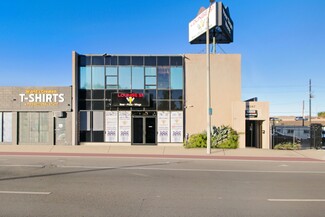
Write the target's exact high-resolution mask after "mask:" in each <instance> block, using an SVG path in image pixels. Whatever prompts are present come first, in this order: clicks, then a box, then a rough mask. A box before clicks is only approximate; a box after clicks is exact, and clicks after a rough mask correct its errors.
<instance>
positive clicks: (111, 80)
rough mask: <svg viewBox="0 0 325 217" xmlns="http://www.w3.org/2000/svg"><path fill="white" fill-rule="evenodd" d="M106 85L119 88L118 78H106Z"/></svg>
mask: <svg viewBox="0 0 325 217" xmlns="http://www.w3.org/2000/svg"><path fill="white" fill-rule="evenodd" d="M106 84H107V85H109V86H112V85H113V86H117V77H109V76H107V77H106Z"/></svg>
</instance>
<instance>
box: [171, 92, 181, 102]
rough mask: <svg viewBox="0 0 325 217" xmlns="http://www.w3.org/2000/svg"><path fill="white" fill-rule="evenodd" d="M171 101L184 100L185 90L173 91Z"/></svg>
mask: <svg viewBox="0 0 325 217" xmlns="http://www.w3.org/2000/svg"><path fill="white" fill-rule="evenodd" d="M171 99H178V100H182V99H183V90H171Z"/></svg>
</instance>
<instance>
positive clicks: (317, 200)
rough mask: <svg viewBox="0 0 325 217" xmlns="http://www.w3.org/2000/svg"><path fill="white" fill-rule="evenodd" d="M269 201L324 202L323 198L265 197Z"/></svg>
mask: <svg viewBox="0 0 325 217" xmlns="http://www.w3.org/2000/svg"><path fill="white" fill-rule="evenodd" d="M267 200H268V201H270V202H325V199H267Z"/></svg>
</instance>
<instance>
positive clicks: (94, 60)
mask: <svg viewBox="0 0 325 217" xmlns="http://www.w3.org/2000/svg"><path fill="white" fill-rule="evenodd" d="M92 64H93V65H104V57H103V56H93V57H92Z"/></svg>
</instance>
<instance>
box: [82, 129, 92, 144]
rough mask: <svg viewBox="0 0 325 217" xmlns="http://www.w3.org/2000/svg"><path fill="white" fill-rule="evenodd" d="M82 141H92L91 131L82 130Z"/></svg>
mask: <svg viewBox="0 0 325 217" xmlns="http://www.w3.org/2000/svg"><path fill="white" fill-rule="evenodd" d="M80 142H91V132H90V131H81V132H80Z"/></svg>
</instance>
